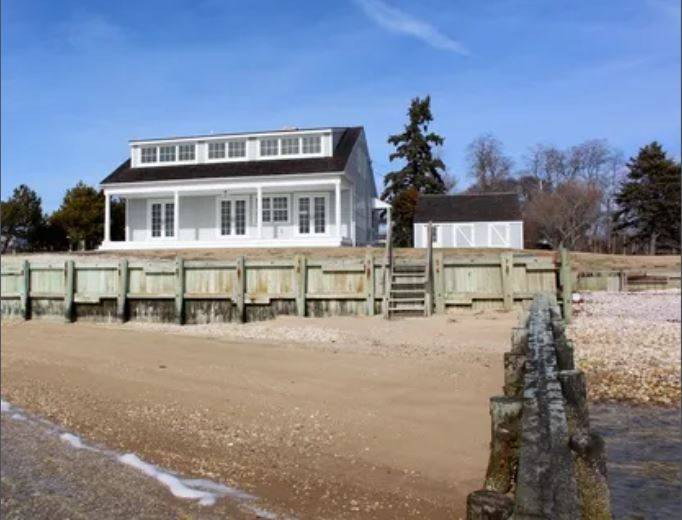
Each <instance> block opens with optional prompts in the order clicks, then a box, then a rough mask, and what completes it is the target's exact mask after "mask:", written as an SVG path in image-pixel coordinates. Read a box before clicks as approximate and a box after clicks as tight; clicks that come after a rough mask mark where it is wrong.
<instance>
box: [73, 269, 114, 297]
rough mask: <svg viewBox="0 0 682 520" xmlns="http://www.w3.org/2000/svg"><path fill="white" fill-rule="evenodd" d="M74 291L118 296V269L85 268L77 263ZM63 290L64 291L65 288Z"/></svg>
mask: <svg viewBox="0 0 682 520" xmlns="http://www.w3.org/2000/svg"><path fill="white" fill-rule="evenodd" d="M62 279H63V274H62ZM74 291H75V293H76V294H77V295H78V296H81V295H82V296H90V295H92V296H116V295H117V293H118V271H117V270H115V269H99V268H93V269H90V268H87V269H83V268H82V267H79V266H78V265H76V272H75V277H74ZM61 292H63V288H62V290H61Z"/></svg>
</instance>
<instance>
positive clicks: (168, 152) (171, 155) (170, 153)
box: [159, 146, 175, 162]
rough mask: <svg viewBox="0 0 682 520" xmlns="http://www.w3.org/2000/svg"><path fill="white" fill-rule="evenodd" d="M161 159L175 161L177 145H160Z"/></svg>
mask: <svg viewBox="0 0 682 520" xmlns="http://www.w3.org/2000/svg"><path fill="white" fill-rule="evenodd" d="M159 160H160V161H161V162H174V161H175V146H159Z"/></svg>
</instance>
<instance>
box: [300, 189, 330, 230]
mask: <svg viewBox="0 0 682 520" xmlns="http://www.w3.org/2000/svg"><path fill="white" fill-rule="evenodd" d="M315 197H324V199H325V201H324V221H325V226H324V233H316V232H315ZM302 198H309V199H310V232H309V233H301V232H300V231H299V228H298V223H299V222H298V221H299V211H298V201H299V200H300V199H302ZM330 200H331V197H330V194H329V193H327V192H319V193H307V192H305V193H297V194H295V195H294V204H293V211H295V214H294V236H297V237H325V236H330V235H331V220H330V216H331V205H330Z"/></svg>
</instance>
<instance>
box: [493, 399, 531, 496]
mask: <svg viewBox="0 0 682 520" xmlns="http://www.w3.org/2000/svg"><path fill="white" fill-rule="evenodd" d="M522 409H523V398H520V397H506V396H495V397H491V398H490V423H491V432H490V458H489V459H488V470H487V472H486V476H485V488H486V489H488V490H490V491H497V492H499V493H507V492H508V491H509V490H510V489H511V486H512V482H513V481H514V478H515V473H516V467H517V465H518V460H519V443H520V430H521V411H522Z"/></svg>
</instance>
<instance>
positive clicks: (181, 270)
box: [175, 256, 185, 325]
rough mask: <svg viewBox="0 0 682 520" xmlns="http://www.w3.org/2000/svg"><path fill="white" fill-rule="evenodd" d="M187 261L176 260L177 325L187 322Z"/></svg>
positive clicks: (180, 258) (179, 258) (178, 258)
mask: <svg viewBox="0 0 682 520" xmlns="http://www.w3.org/2000/svg"><path fill="white" fill-rule="evenodd" d="M184 307H185V261H184V260H183V259H182V257H179V256H178V257H177V258H176V259H175V323H177V324H178V325H182V324H183V323H184V321H185V308H184Z"/></svg>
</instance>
